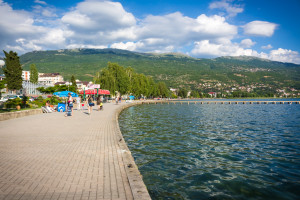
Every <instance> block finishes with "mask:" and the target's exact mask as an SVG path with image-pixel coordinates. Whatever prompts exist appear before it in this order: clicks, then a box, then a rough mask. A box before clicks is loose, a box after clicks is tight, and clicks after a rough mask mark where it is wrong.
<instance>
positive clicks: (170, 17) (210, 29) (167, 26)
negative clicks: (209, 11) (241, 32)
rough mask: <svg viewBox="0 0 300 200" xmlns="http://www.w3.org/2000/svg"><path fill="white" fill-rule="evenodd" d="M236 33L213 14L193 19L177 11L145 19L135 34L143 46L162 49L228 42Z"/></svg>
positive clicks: (234, 28) (232, 26) (235, 29)
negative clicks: (211, 42)
mask: <svg viewBox="0 0 300 200" xmlns="http://www.w3.org/2000/svg"><path fill="white" fill-rule="evenodd" d="M220 30H221V31H220ZM236 34H237V27H236V26H234V25H230V24H228V23H227V22H226V20H225V18H224V17H220V16H217V15H214V16H211V17H208V16H206V15H204V14H202V15H200V16H198V17H197V18H196V19H195V18H190V17H187V16H183V15H182V14H181V13H180V12H176V13H171V14H167V15H163V16H152V15H150V16H148V17H146V18H145V20H143V21H142V22H141V24H139V26H138V28H137V30H136V35H137V38H138V39H139V40H141V41H142V42H143V43H144V44H145V46H149V47H151V46H152V45H158V46H162V45H164V46H165V47H167V49H170V48H171V47H173V48H176V47H177V48H178V47H180V46H182V45H186V44H191V43H193V42H194V41H195V40H196V41H197V40H203V39H207V38H209V39H212V40H218V39H221V38H227V39H231V38H233V37H234V36H235V35H236Z"/></svg>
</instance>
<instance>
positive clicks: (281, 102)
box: [142, 100, 300, 105]
mask: <svg viewBox="0 0 300 200" xmlns="http://www.w3.org/2000/svg"><path fill="white" fill-rule="evenodd" d="M142 104H180V105H182V104H188V105H189V104H300V101H286V100H285V101H246V100H243V101H239V100H236V101H226V100H224V101H214V100H206V101H201V100H200V101H192V100H191V101H187V100H182V101H179V100H156V101H144V102H142Z"/></svg>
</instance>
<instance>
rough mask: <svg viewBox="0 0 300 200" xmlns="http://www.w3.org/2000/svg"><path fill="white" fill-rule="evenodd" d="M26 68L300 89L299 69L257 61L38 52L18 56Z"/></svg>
mask: <svg viewBox="0 0 300 200" xmlns="http://www.w3.org/2000/svg"><path fill="white" fill-rule="evenodd" d="M20 60H21V63H22V64H23V69H24V70H28V69H29V65H30V64H32V63H34V64H36V67H37V69H38V71H39V72H59V73H61V74H62V75H63V76H64V78H65V79H66V80H69V79H70V77H71V75H73V74H74V75H75V77H76V78H78V79H80V80H93V76H95V74H96V72H98V71H100V70H101V69H102V68H104V67H106V66H107V63H108V62H113V63H118V64H119V65H121V66H124V67H132V68H133V69H134V70H135V71H136V72H137V73H143V74H145V75H149V76H152V77H153V79H154V80H156V81H164V82H165V83H166V84H167V85H168V86H169V87H174V88H178V87H185V88H191V89H202V90H226V89H229V88H232V87H251V88H252V89H255V88H259V87H260V86H262V85H264V86H263V87H265V88H269V89H270V88H272V90H276V89H281V88H291V89H296V90H299V89H300V65H296V64H290V63H281V62H274V61H270V60H264V59H259V58H255V57H246V56H240V57H220V58H216V59H196V58H192V57H189V56H186V55H182V54H176V53H173V54H152V53H137V52H131V51H126V50H117V49H73V50H55V51H34V52H30V53H26V54H24V55H21V56H20Z"/></svg>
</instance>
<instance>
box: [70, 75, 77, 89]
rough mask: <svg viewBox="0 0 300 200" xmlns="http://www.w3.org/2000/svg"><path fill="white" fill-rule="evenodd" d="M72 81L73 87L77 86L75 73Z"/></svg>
mask: <svg viewBox="0 0 300 200" xmlns="http://www.w3.org/2000/svg"><path fill="white" fill-rule="evenodd" d="M71 83H72V86H73V87H75V88H77V84H76V79H75V76H74V75H72V76H71Z"/></svg>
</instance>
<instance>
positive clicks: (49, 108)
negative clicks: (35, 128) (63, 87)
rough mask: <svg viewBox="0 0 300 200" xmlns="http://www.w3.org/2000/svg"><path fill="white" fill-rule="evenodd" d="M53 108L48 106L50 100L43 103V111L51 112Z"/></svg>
mask: <svg viewBox="0 0 300 200" xmlns="http://www.w3.org/2000/svg"><path fill="white" fill-rule="evenodd" d="M53 111H54V110H53V109H52V108H51V107H50V101H49V100H48V101H47V102H46V105H45V112H48V113H52V112H53Z"/></svg>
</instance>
